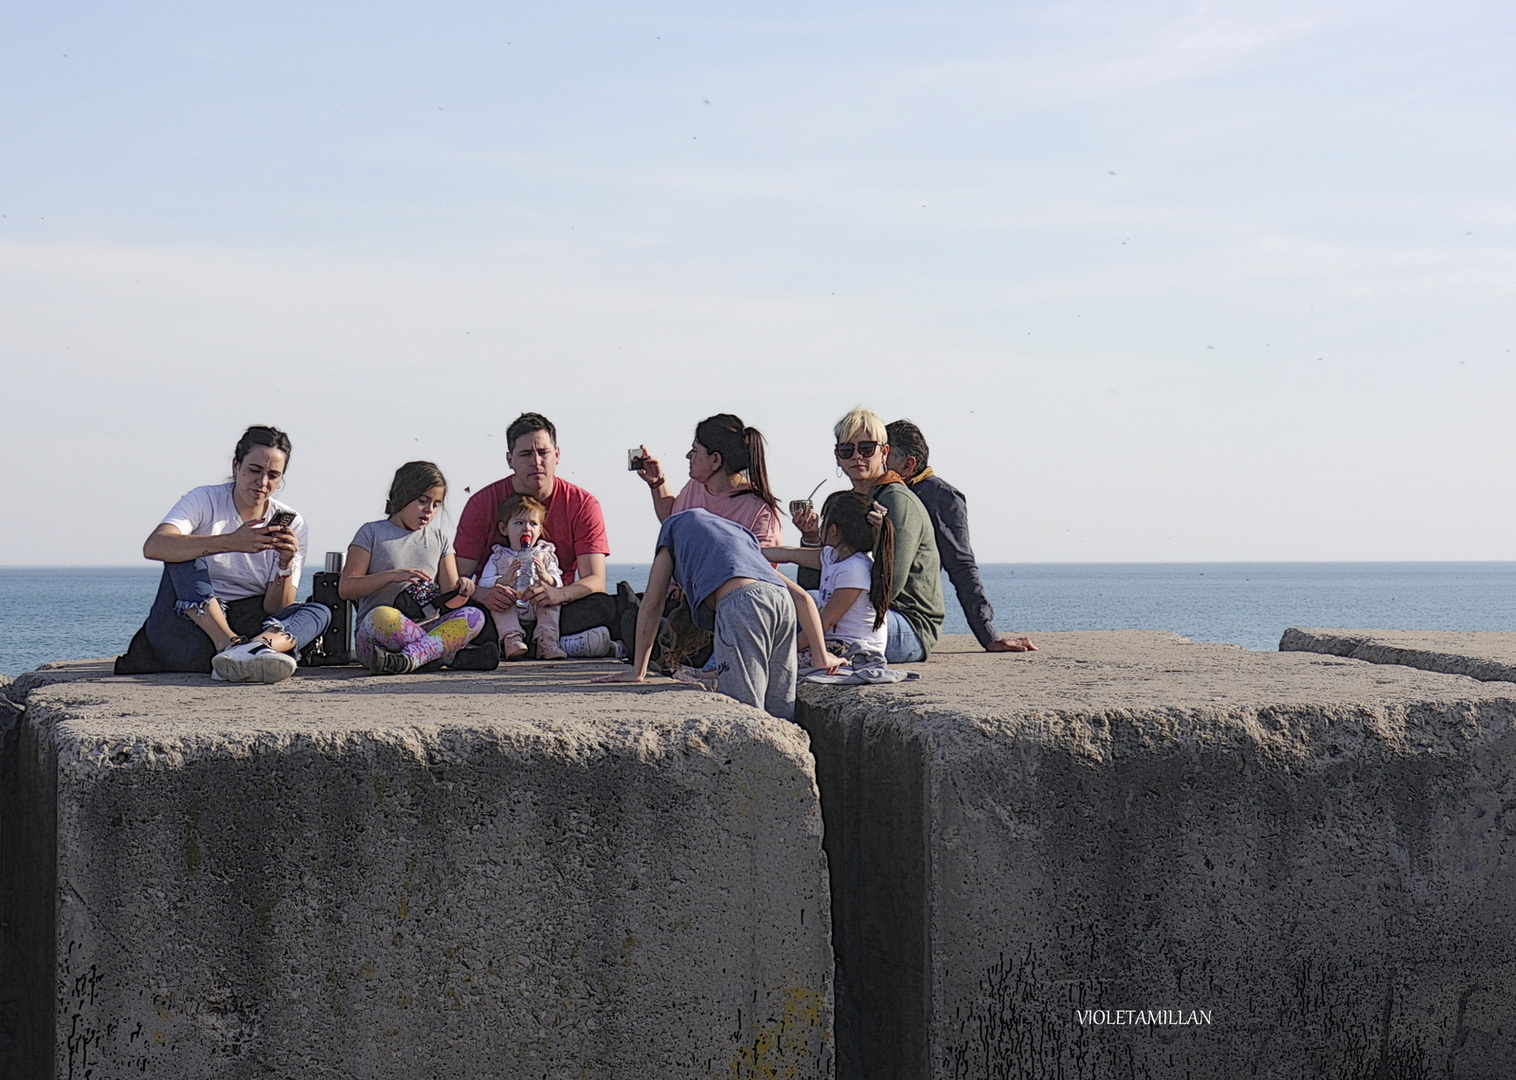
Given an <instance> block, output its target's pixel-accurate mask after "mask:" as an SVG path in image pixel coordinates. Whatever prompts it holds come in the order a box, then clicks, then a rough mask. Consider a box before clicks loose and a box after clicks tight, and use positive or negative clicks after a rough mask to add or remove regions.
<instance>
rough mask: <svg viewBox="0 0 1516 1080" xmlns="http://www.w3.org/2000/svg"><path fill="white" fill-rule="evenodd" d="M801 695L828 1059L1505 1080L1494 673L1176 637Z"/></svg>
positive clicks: (960, 1066)
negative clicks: (831, 976)
mask: <svg viewBox="0 0 1516 1080" xmlns="http://www.w3.org/2000/svg"><path fill="white" fill-rule="evenodd" d="M1037 643H1038V645H1039V646H1040V647H1041V650H1042V651H1040V652H1037V653H1027V654H1019V655H1011V654H1002V655H992V654H987V653H984V652H982V651H980V650H979V649H978V648H977V646H976V645H975V644H974V642H973V641H972V639H970V638H950V639H948V640H946V641H945V642H944V644H943V646H942V647H940V648H939V649H938V650H937V651H936V652H934V653H933V658H932V661H931V663H929V664H924V665H919V667H918V670H919V671H920V672H921V675H922V678H921V680H920V681H919V682H915V683H902V684H896V685H893V686H885V687H820V686H804V687H802V689H801V691H800V695H799V697H800V707H799V719H800V721H801V723H802V724H803V725H804V726H805V727H806V728H807V730H809V731H810V732H811V736H812V747H813V751H814V753H815V755H816V768H817V776H818V778H819V780H820V784H821V790H822V809H823V814H824V816H825V821H826V847H827V851H828V855H829V857H830V860H831V866H832V875H833V891H832V895H833V902H834V910H835V922H834V948H835V952H836V957H837V1008H838V1016H837V1039H838V1076H839V1077H843V1078H846V1080H852V1078H856V1077H867V1078H868V1080H890V1078H911V1080H917V1078H926V1077H932V1078H955V1080H956V1078H976V1080H977V1078H990V1077H995V1078H1000V1077H1061V1078H1067V1080H1075V1078H1079V1080H1096V1078H1098V1080H1107V1078H1110V1080H1114V1078H1117V1077H1122V1078H1157V1077H1186V1078H1192V1080H1202V1078H1214V1080H1235V1078H1237V1077H1269V1078H1279V1080H1299V1078H1301V1077H1365V1078H1368V1077H1374V1078H1382V1077H1432V1076H1436V1077H1455V1078H1473V1077H1481V1078H1494V1077H1509V1076H1516V810H1513V808H1516V733H1513V730H1512V723H1513V720H1516V686H1512V685H1507V684H1503V683H1485V682H1477V681H1475V680H1473V679H1469V678H1464V677H1458V676H1452V675H1443V674H1433V673H1428V672H1423V671H1417V670H1412V669H1409V668H1389V667H1376V666H1373V665H1370V664H1364V663H1359V662H1357V661H1352V660H1344V659H1339V658H1337V657H1332V656H1320V655H1312V654H1307V653H1263V652H1248V651H1245V650H1242V649H1238V648H1234V647H1231V646H1223V645H1203V644H1196V643H1191V642H1188V641H1185V640H1184V639H1182V638H1179V637H1177V636H1175V635H1172V634H1165V633H1157V632H1139V631H1128V632H1113V633H1079V634H1040V635H1038V637H1037Z"/></svg>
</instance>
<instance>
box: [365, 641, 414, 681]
mask: <svg viewBox="0 0 1516 1080" xmlns="http://www.w3.org/2000/svg"><path fill="white" fill-rule="evenodd" d="M368 669H369V670H370V671H372V672H373V673H374V674H375V675H409V674H410V673H411V672H413V671H415V670H416V661H415V660H413V659H411V658H410V657H409V656H406V655H405V653H399V652H390V651H389V650H387V649H380V648H377V647H376V648H375V649H374V655H373V656H371V657H369V661H368Z"/></svg>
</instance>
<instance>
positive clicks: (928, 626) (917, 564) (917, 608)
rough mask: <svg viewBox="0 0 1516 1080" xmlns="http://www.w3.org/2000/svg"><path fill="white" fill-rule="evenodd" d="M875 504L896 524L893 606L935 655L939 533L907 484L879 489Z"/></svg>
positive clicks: (939, 622) (939, 607)
mask: <svg viewBox="0 0 1516 1080" xmlns="http://www.w3.org/2000/svg"><path fill="white" fill-rule="evenodd" d="M873 495H874V501H875V502H878V503H881V504H882V505H883V506H884V508H885V509H886V510H888V511H889V518H890V521H892V522H894V524H895V567H894V571H895V575H894V589H895V592H894V595H893V596H891V597H890V607H891V608H892V609H893V610H895V611H898V612H900V614H901V616H902V617H903V618H904V619H905V621H906V622H908V623H910V624H911V629H912V630H914V631H916V636H917V637H919V638H920V639H921V647H922V649H923V650H924V651H925V653H926V655H927V656H928V657H930V656H931V655H932V649H933V648H934V647H935V646H936V644H937V639H938V638H939V637H941V636H942V619H943V616H944V615H945V614H946V609H945V608H944V607H943V604H942V563H941V561H940V560H939V559H938V557H937V534H936V532H935V531H934V530H933V528H932V517H931V515H930V514H928V513H927V512H926V507H925V506H923V505H922V503H921V500H920V499H918V498H917V497H916V494H915V492H913V491H911V490H910V489H909V488H908V487H906V486H905V485H904V484H885V485H883V486H881V487H876V488H875V489H874V492H873Z"/></svg>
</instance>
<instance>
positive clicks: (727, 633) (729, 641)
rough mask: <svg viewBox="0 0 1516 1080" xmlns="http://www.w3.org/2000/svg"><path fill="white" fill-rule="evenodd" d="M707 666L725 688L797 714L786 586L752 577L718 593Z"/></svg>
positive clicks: (786, 715)
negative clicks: (718, 599)
mask: <svg viewBox="0 0 1516 1080" xmlns="http://www.w3.org/2000/svg"><path fill="white" fill-rule="evenodd" d="M710 668H711V670H713V671H715V672H716V689H717V690H719V691H721V692H722V693H723V694H726V695H727V696H729V697H734V698H736V699H737V700H738V701H740V702H742V703H743V704H745V705H752V706H754V707H756V708H759V709H762V710H763V711H764V712H766V713H768V714H769V715H770V716H777V717H779V719H781V720H793V719H795V605H794V602H793V601H791V600H790V594H789V591H788V590H787V589H785V588H784V586H782V585H773V584H770V583H769V582H767V581H755V582H753V583H752V584H751V585H744V586H742V587H741V588H740V589H734V590H733V591H731V592H729V593H727V594H726V595H725V596H724V597H722V598H721V601H720V602H719V603H718V604H717V605H716V631H715V635H714V640H713V641H712V652H711V664H710Z"/></svg>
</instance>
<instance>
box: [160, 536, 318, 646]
mask: <svg viewBox="0 0 1516 1080" xmlns="http://www.w3.org/2000/svg"><path fill="white" fill-rule="evenodd" d="M212 599H218V600H219V598H218V597H216V592H215V586H214V585H212V584H211V577H210V572H209V571H208V570H207V569H206V565H205V560H204V559H195V560H193V561H192V562H181V563H164V564H163V577H162V579H161V580H160V581H159V582H158V595H157V596H156V597H154V599H153V606H152V609H151V610H150V611H149V612H148V614H147V624H146V626H145V627H144V629H145V630H146V631H147V640H148V643H149V644H150V645H151V646H152V649H153V653H154V654H155V655H156V657H157V659H158V661H159V663H160V664H161V665H162V666H161V668H160V669H159V670H161V671H198V672H209V671H210V670H211V657H212V656H214V655H215V654H216V647H215V645H213V644H212V643H211V639H210V637H209V636H208V635H207V634H206V633H205V631H204V630H201V629H200V627H198V626H196V625H195V624H194V623H193V622H191V621H190V620H189V617H188V615H187V612H189V611H191V610H194V609H198V608H201V607H202V606H203V605H204V604H206V603H207V602H208V601H210V600H212ZM220 603H221V606H222V609H223V610H224V611H225V612H226V622H227V625H228V626H230V627H231V628H232V633H234V634H240V635H242V636H243V637H253V636H255V635H257V634H261V633H263V631H265V630H282V631H284V632H285V633H286V634H288V635H289V636H290V637H292V638H294V639H295V656H296V657H297V658H298V657H299V655H300V650H301V649H303V648H305V647H306V646H307V645H309V644H310V643H311V642H313V641H315V640H316V639H317V638H318V637H320V636H321V635H322V633H323V632H324V631H325V630H326V628H327V626H328V625H329V624H330V623H331V621H332V611H331V608H329V607H327V606H326V605H325V604H316V603H304V604H291V605H290V606H289V607H287V608H285V609H284V610H283V611H281V612H279V613H278V614H277V615H268V614H265V613H264V611H263V597H261V596H249V597H246V598H244V599H241V600H233V601H231V603H227V602H226V601H224V600H221V601H220Z"/></svg>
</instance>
